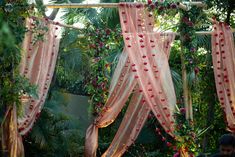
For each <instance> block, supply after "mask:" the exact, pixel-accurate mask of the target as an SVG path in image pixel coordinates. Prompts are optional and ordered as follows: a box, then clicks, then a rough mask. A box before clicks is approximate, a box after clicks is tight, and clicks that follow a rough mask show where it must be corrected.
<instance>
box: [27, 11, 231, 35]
mask: <svg viewBox="0 0 235 157" xmlns="http://www.w3.org/2000/svg"><path fill="white" fill-rule="evenodd" d="M31 17H32V18H33V19H41V20H43V18H40V17H35V16H31ZM47 20H48V22H50V23H52V24H54V25H58V26H61V27H67V28H71V29H77V30H82V29H83V28H79V27H76V26H73V25H66V24H62V23H59V22H55V21H53V20H49V19H47ZM211 20H212V19H211ZM231 29H232V32H233V33H234V32H235V29H234V28H231ZM171 33H174V32H171ZM175 34H176V35H177V36H178V35H179V33H175ZM196 34H197V35H211V34H212V31H197V32H196ZM83 36H84V35H82V34H81V35H80V37H83Z"/></svg>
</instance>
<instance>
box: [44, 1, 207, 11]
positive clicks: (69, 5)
mask: <svg viewBox="0 0 235 157" xmlns="http://www.w3.org/2000/svg"><path fill="white" fill-rule="evenodd" d="M183 3H185V4H187V5H192V6H198V7H205V6H206V5H205V4H204V3H203V2H189V3H188V2H183ZM183 3H177V5H178V7H179V8H180V9H183V10H187V8H188V7H187V6H186V5H184V4H183ZM118 5H119V3H97V4H85V3H66V4H46V5H44V6H45V7H47V8H97V7H102V8H117V7H118Z"/></svg>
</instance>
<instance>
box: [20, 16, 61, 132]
mask: <svg viewBox="0 0 235 157" xmlns="http://www.w3.org/2000/svg"><path fill="white" fill-rule="evenodd" d="M35 20H38V21H37V22H39V24H38V25H37V26H35V27H34V25H35V24H34V23H35ZM26 27H27V29H28V32H26V34H25V38H24V41H23V51H22V58H21V63H20V74H21V75H22V76H25V77H26V78H28V79H29V81H30V83H31V84H33V85H36V86H37V94H38V99H33V98H29V100H28V101H27V102H22V103H23V106H24V108H23V116H21V117H18V128H19V133H20V134H21V135H25V134H26V133H27V132H28V131H29V130H30V129H31V128H32V127H33V124H34V122H35V120H36V119H37V118H38V117H39V115H40V112H41V109H42V107H43V104H44V102H45V99H46V96H47V93H48V90H49V87H50V83H51V80H52V76H53V73H54V69H55V64H56V60H57V54H58V50H59V39H58V37H57V34H58V27H57V26H56V25H54V24H51V23H49V22H48V21H47V20H39V19H33V18H29V19H27V20H26ZM45 28H47V31H45ZM38 36H42V39H38Z"/></svg>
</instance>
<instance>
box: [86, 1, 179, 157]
mask: <svg viewBox="0 0 235 157" xmlns="http://www.w3.org/2000/svg"><path fill="white" fill-rule="evenodd" d="M119 15H120V21H121V26H122V31H123V38H124V42H125V48H124V51H123V53H122V55H121V57H120V59H119V63H118V65H117V67H116V70H115V73H114V75H113V79H112V82H111V86H110V95H109V98H108V101H107V103H106V105H105V107H104V110H103V111H102V112H101V114H100V115H99V116H98V117H97V118H96V120H95V122H94V124H92V125H91V126H90V127H89V128H88V130H87V134H86V143H85V156H86V157H95V156H96V149H97V147H98V128H102V127H106V126H108V125H109V124H111V123H112V122H113V121H114V120H115V118H116V117H117V115H118V113H119V112H120V111H121V109H122V108H123V106H124V105H125V103H126V102H127V99H128V98H129V96H130V94H131V93H132V91H133V90H134V94H133V96H132V97H131V101H130V104H129V107H128V109H127V112H126V115H125V117H124V119H123V121H122V123H121V125H120V128H119V130H118V132H117V133H116V135H115V137H114V140H113V142H112V143H111V145H110V147H109V148H108V150H107V151H106V152H105V153H104V154H103V156H104V157H105V156H115V157H116V156H121V155H122V154H123V153H124V152H125V150H126V149H127V148H128V146H130V145H131V144H132V143H133V142H134V140H135V139H136V138H137V136H138V134H139V132H140V130H141V128H142V127H143V125H144V122H145V121H146V118H147V116H148V114H149V112H150V111H152V112H153V113H154V114H155V116H156V118H157V119H158V121H159V122H160V124H161V125H162V127H163V128H164V129H165V131H166V132H167V133H169V134H170V135H172V136H173V130H174V127H173V124H174V119H173V116H172V115H173V110H174V106H175V103H176V97H175V92H174V87H173V83H172V78H171V74H170V69H169V65H168V57H169V52H170V47H171V43H172V42H173V40H174V37H175V35H174V34H171V33H161V32H154V31H153V25H154V19H153V17H152V15H151V14H150V13H149V12H148V11H147V10H146V9H145V8H144V4H142V3H121V4H120V6H119Z"/></svg>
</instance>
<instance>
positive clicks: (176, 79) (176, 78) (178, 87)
mask: <svg viewBox="0 0 235 157" xmlns="http://www.w3.org/2000/svg"><path fill="white" fill-rule="evenodd" d="M171 76H172V80H173V84H174V88H175V93H176V96H177V97H179V96H180V94H181V93H182V78H181V76H180V74H179V73H178V72H177V71H175V70H174V69H171Z"/></svg>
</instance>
